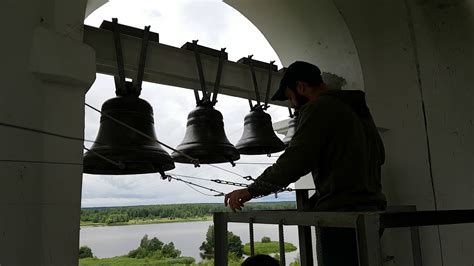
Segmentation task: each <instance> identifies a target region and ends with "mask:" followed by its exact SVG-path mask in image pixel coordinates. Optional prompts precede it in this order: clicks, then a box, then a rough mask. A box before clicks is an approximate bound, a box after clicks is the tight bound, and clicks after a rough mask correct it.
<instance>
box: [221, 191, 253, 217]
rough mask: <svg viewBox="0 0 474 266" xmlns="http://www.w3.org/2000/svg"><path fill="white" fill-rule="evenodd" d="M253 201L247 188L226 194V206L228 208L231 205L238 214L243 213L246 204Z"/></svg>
mask: <svg viewBox="0 0 474 266" xmlns="http://www.w3.org/2000/svg"><path fill="white" fill-rule="evenodd" d="M251 199H252V195H250V193H249V191H248V190H247V189H246V188H242V189H237V190H234V191H232V192H230V193H229V194H226V195H225V198H224V204H225V206H226V207H227V205H229V207H230V209H231V210H232V211H233V212H236V210H239V211H241V210H242V207H244V203H245V202H247V201H249V200H251Z"/></svg>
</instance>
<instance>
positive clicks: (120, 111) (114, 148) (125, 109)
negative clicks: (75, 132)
mask: <svg viewBox="0 0 474 266" xmlns="http://www.w3.org/2000/svg"><path fill="white" fill-rule="evenodd" d="M102 113H104V114H107V115H108V116H110V117H113V118H115V119H116V120H119V121H121V122H123V123H125V124H127V125H129V126H130V127H133V128H135V129H137V130H139V131H141V132H143V133H145V134H146V135H148V136H150V137H151V138H153V139H155V141H153V139H150V138H147V137H145V136H143V135H140V134H138V133H136V132H135V131H132V130H130V129H128V128H125V127H124V126H122V125H120V124H118V123H116V122H115V121H113V120H112V119H111V118H109V117H107V116H104V115H102V117H101V119H100V128H99V133H98V134H97V138H96V142H95V143H94V145H92V148H91V149H90V150H89V151H87V152H86V153H85V155H84V173H88V174H100V175H104V174H110V175H130V174H145V173H155V172H160V173H162V172H164V171H168V170H171V169H173V168H174V162H173V159H172V158H171V156H170V155H169V154H168V153H167V152H166V151H165V150H163V148H162V147H161V146H160V144H158V143H157V141H156V134H155V128H154V122H153V108H152V107H151V105H150V104H149V103H148V102H146V101H145V100H143V99H140V98H138V97H135V96H117V97H115V98H112V99H109V100H108V101H106V102H105V103H104V104H103V105H102ZM104 158H107V159H109V160H112V161H115V162H118V163H120V164H121V167H118V166H116V165H114V164H112V163H110V162H108V161H107V160H104Z"/></svg>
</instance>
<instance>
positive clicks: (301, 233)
mask: <svg viewBox="0 0 474 266" xmlns="http://www.w3.org/2000/svg"><path fill="white" fill-rule="evenodd" d="M308 204H309V198H308V190H296V208H297V210H298V211H304V210H307V209H308V207H309V206H308ZM298 240H299V245H300V262H301V266H312V265H313V248H312V246H313V243H312V239H311V227H309V226H301V225H299V226H298Z"/></svg>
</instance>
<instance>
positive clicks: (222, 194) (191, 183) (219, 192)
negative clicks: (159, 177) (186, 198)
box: [167, 175, 225, 197]
mask: <svg viewBox="0 0 474 266" xmlns="http://www.w3.org/2000/svg"><path fill="white" fill-rule="evenodd" d="M167 177H168V178H171V179H174V180H176V181H181V182H183V183H186V184H189V185H192V186H196V187H200V188H202V189H206V190H209V191H212V192H215V193H218V194H217V195H214V196H216V197H221V196H224V195H225V193H224V192H221V191H217V190H215V189H212V188H208V187H205V186H201V185H199V184H196V183H193V182H189V181H186V180H183V179H181V178H178V177H174V176H171V175H167Z"/></svg>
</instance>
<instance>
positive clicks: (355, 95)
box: [321, 90, 370, 117]
mask: <svg viewBox="0 0 474 266" xmlns="http://www.w3.org/2000/svg"><path fill="white" fill-rule="evenodd" d="M322 95H328V96H333V97H336V98H338V99H339V100H341V101H342V102H344V103H345V104H347V105H348V106H350V107H351V108H352V110H353V111H354V112H355V113H356V114H357V115H358V116H360V117H367V116H370V111H369V108H368V107H367V103H366V102H365V92H363V91H359V90H357V91H342V90H328V91H325V92H324V93H323V94H321V96H322Z"/></svg>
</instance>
